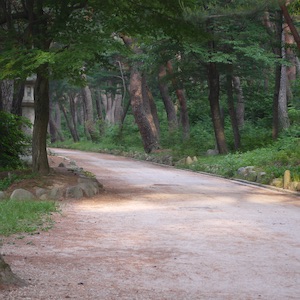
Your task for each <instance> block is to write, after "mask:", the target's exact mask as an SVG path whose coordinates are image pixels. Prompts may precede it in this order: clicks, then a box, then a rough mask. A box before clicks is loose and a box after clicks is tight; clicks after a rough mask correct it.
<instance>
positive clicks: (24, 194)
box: [10, 189, 36, 200]
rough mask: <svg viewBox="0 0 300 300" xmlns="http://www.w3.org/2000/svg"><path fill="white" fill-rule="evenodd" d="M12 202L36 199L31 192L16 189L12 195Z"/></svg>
mask: <svg viewBox="0 0 300 300" xmlns="http://www.w3.org/2000/svg"><path fill="white" fill-rule="evenodd" d="M10 199H11V200H35V199H36V197H35V196H34V195H33V194H32V193H31V192H29V191H27V190H24V189H16V190H14V191H13V192H12V194H11V195H10Z"/></svg>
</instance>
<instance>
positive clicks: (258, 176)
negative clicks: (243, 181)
mask: <svg viewBox="0 0 300 300" xmlns="http://www.w3.org/2000/svg"><path fill="white" fill-rule="evenodd" d="M266 175H267V173H266V172H259V173H257V179H256V181H257V182H262V181H263V179H264V178H265V177H266Z"/></svg>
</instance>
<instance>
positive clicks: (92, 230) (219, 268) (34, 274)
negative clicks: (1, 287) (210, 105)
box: [0, 149, 300, 300]
mask: <svg viewBox="0 0 300 300" xmlns="http://www.w3.org/2000/svg"><path fill="white" fill-rule="evenodd" d="M54 151H55V152H56V153H58V154H60V155H64V156H67V157H70V158H71V159H73V160H75V161H76V163H77V165H78V166H81V167H83V168H84V169H85V170H88V171H90V172H92V173H94V174H96V176H97V178H98V180H99V181H100V182H101V183H103V185H104V187H105V192H103V193H102V194H101V195H99V196H97V197H94V198H92V199H88V200H86V199H82V200H80V201H71V202H65V203H63V204H62V214H61V215H57V216H55V219H56V224H55V226H54V228H53V229H51V230H50V231H48V232H41V233H40V234H36V235H29V236H24V237H22V238H16V237H12V238H10V239H8V240H7V242H6V243H5V244H4V245H3V247H2V249H1V251H2V253H4V254H5V260H6V261H7V262H8V263H10V264H11V267H12V269H13V271H14V272H15V273H16V274H18V275H19V276H20V277H21V278H23V279H25V280H26V281H27V282H28V283H30V284H29V285H28V286H27V287H24V288H19V289H16V290H11V291H5V292H4V291H0V299H67V298H69V299H91V300H92V299H104V300H106V299H141V300H144V299H155V300H156V299H168V300H171V299H172V300H174V299H220V300H221V299H222V300H224V299H234V300H238V299H266V300H270V299H271V300H277V299H278V300H282V299H299V298H300V201H299V200H300V198H299V197H297V196H294V195H289V194H284V193H281V192H276V191H272V190H269V189H265V188H259V187H255V186H248V185H245V184H241V183H237V182H233V181H229V180H225V179H221V178H214V177H211V176H207V175H202V174H197V173H192V172H188V171H182V170H176V169H173V168H170V167H164V166H158V165H153V164H150V163H147V162H137V161H133V160H131V159H127V158H121V157H115V156H111V155H104V154H96V153H87V152H80V151H72V150H62V149H55V150H54Z"/></svg>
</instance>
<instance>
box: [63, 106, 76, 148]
mask: <svg viewBox="0 0 300 300" xmlns="http://www.w3.org/2000/svg"><path fill="white" fill-rule="evenodd" d="M59 107H60V109H61V111H62V112H63V115H64V117H65V120H66V123H67V126H68V128H69V130H70V133H71V135H72V138H73V141H74V142H75V143H76V142H79V137H78V134H77V132H76V130H75V129H74V126H73V123H72V122H70V120H69V118H68V114H67V111H66V108H65V107H64V105H63V104H62V103H59Z"/></svg>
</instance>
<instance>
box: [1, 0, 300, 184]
mask: <svg viewBox="0 0 300 300" xmlns="http://www.w3.org/2000/svg"><path fill="white" fill-rule="evenodd" d="M299 10H300V1H278V0H276V1H256V0H247V1H242V0H237V1H233V0H227V1H224V0H223V1H218V0H212V1H201V0H182V1H174V0H173V1H171V0H165V1H157V0H152V1H148V0H145V1H112V0H104V1H93V0H65V1H63V0H51V1H50V0H49V1H47V0H24V1H10V0H3V1H1V7H0V53H1V54H0V80H1V93H0V118H1V120H0V131H1V132H0V144H1V145H0V150H1V151H0V152H1V154H0V156H1V158H0V162H1V165H0V168H3V169H5V168H9V167H11V166H13V167H16V165H18V155H19V154H20V152H21V151H22V149H23V148H24V146H25V145H26V143H28V137H26V136H25V135H24V134H23V133H22V132H19V130H18V128H20V123H22V122H23V121H22V120H23V119H20V118H19V117H17V116H21V115H22V100H23V97H24V93H26V87H27V85H26V84H27V81H28V78H29V77H30V76H32V75H34V82H35V83H34V111H35V120H34V125H33V133H32V137H31V138H32V142H31V143H32V157H33V162H32V168H33V171H34V172H37V173H40V174H47V173H48V172H49V164H48V160H47V151H46V148H47V147H48V146H53V147H56V146H58V147H70V148H78V149H84V150H90V151H103V152H110V153H116V154H121V155H131V156H133V157H136V158H142V159H147V160H154V161H158V162H165V161H168V164H171V165H176V164H177V165H178V166H179V167H186V168H191V169H194V170H197V171H205V172H210V173H216V174H220V175H223V176H226V177H235V176H237V175H238V174H237V171H238V170H241V168H246V167H249V166H252V168H253V166H254V167H255V168H258V170H259V172H260V173H259V174H260V176H262V177H263V178H262V179H261V178H260V182H262V183H267V184H269V183H270V182H271V181H272V180H274V179H275V178H277V177H282V176H283V173H284V172H285V170H289V171H290V172H291V174H292V180H294V181H295V182H299V181H300V150H299V149H300V147H299V146H300V140H299V137H300V88H299V86H300V85H299V84H300V81H299V80H300V79H299V74H300V61H299V50H300V37H299V34H298V22H299V15H298V14H299ZM27 126H28V122H27ZM1 148H2V149H1ZM153 157H154V158H153ZM186 157H190V158H191V159H192V161H193V162H192V163H189V164H186V161H185V158H186ZM250 170H251V171H253V170H252V169H251V168H250ZM250 177H251V176H250ZM257 177H258V175H257V174H256V175H255V180H256V179H257ZM250 179H251V178H250ZM255 180H254V181H255ZM299 185H300V184H299ZM295 189H297V186H295ZM299 189H300V186H299Z"/></svg>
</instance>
